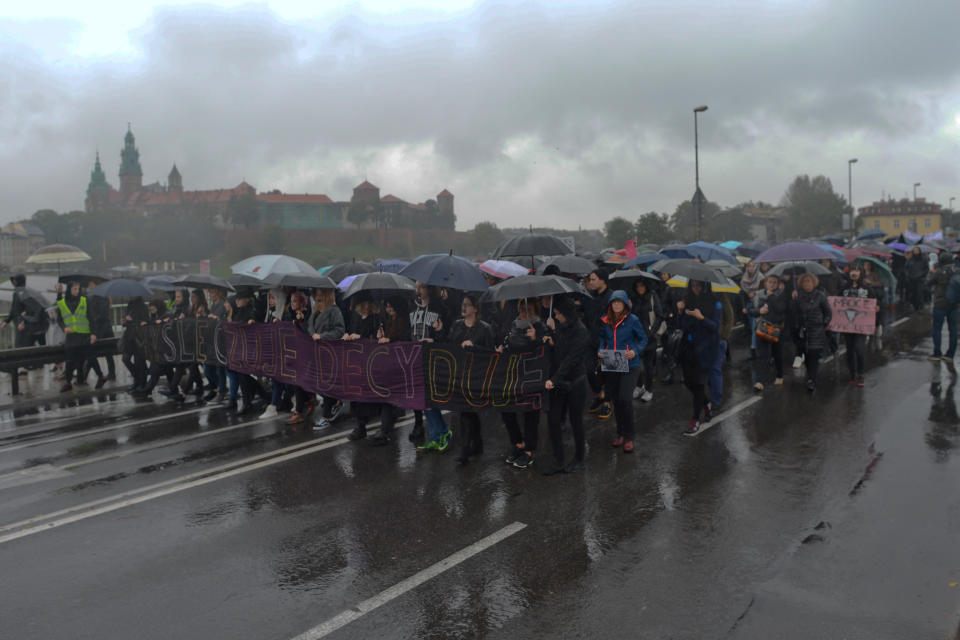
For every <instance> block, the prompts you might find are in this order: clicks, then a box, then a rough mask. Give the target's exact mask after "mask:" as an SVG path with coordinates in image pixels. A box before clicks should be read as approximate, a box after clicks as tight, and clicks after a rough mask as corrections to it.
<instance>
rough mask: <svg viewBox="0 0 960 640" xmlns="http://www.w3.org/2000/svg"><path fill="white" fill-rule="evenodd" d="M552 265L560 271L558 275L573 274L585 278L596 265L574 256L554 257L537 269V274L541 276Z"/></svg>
mask: <svg viewBox="0 0 960 640" xmlns="http://www.w3.org/2000/svg"><path fill="white" fill-rule="evenodd" d="M550 265H554V266H556V267H557V269H559V270H560V273H573V274H576V275H578V276H585V275H587V274H588V273H590V272H591V271H593V270H594V269H596V268H597V267H596V265H595V264H593V263H592V262H590V261H589V260H587V259H585V258H581V257H580V256H575V255H565V256H554V257H552V258H549V259H547V260H546V261H545V262H544V263H543V264H541V265H540V266H539V267H537V273H538V274H539V275H543V272H544V271H546V269H547V267H549V266H550Z"/></svg>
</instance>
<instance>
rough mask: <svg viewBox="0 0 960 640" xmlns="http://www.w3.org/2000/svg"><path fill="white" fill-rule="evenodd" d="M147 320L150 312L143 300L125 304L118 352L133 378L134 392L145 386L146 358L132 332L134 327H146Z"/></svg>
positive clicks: (135, 299) (139, 299) (134, 300)
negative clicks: (125, 310)
mask: <svg viewBox="0 0 960 640" xmlns="http://www.w3.org/2000/svg"><path fill="white" fill-rule="evenodd" d="M149 319H150V312H149V311H148V310H147V305H146V304H145V303H144V301H143V298H134V299H133V300H131V301H130V302H128V303H127V313H126V314H125V315H124V319H123V326H124V331H123V336H122V337H121V339H120V342H121V350H120V351H121V353H122V354H123V355H122V356H121V358H120V360H121V362H123V366H125V367H126V368H127V370H128V371H129V372H130V375H131V376H133V386H132V387H131V388H130V390H131V391H134V392H139V391H141V390H142V389H144V388H145V387H146V386H147V367H146V356H145V354H144V353H143V350H142V349H140V348H139V347H138V346H137V340H136V336H135V333H134V332H135V330H136V327H139V326H143V325H146V324H147V322H148V321H149Z"/></svg>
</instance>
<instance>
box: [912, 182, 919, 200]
mask: <svg viewBox="0 0 960 640" xmlns="http://www.w3.org/2000/svg"><path fill="white" fill-rule="evenodd" d="M919 186H920V183H919V182H914V183H913V204H917V187H919Z"/></svg>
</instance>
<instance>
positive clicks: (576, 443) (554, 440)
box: [547, 376, 588, 466]
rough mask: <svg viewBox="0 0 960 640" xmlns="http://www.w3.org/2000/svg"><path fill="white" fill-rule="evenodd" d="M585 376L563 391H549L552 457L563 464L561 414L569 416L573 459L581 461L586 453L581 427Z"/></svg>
mask: <svg viewBox="0 0 960 640" xmlns="http://www.w3.org/2000/svg"><path fill="white" fill-rule="evenodd" d="M587 389H588V386H587V378H586V376H581V377H580V378H577V379H576V380H575V381H574V382H572V383H571V385H570V388H569V389H567V390H565V391H560V390H559V389H554V390H553V391H551V392H550V411H549V412H547V426H548V428H549V430H550V445H551V447H552V448H553V459H554V460H556V462H557V464H558V465H560V466H563V463H564V455H563V416H564V414H567V415H569V416H570V429H571V430H572V431H573V447H574V454H573V457H574V460H576V461H577V462H583V458H584V456H585V454H586V435H585V432H584V429H583V410H584V408H585V407H586V404H587Z"/></svg>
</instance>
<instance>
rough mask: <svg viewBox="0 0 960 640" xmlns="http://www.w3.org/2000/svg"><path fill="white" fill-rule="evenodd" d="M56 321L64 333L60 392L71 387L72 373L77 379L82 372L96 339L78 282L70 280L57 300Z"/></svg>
mask: <svg viewBox="0 0 960 640" xmlns="http://www.w3.org/2000/svg"><path fill="white" fill-rule="evenodd" d="M57 321H58V323H59V324H60V326H61V327H62V328H63V332H64V333H65V334H66V336H67V337H66V341H65V342H64V349H65V351H66V353H65V356H64V360H65V362H66V366H65V367H64V370H63V375H64V381H63V387H61V388H60V391H61V392H65V391H69V390H70V389H72V388H73V386H72V385H71V384H70V381H71V379H72V378H73V373H74V371H76V374H77V379H78V382H79V379H80V377H81V375H82V374H83V363H84V361H85V360H86V355H87V350H88V348H89V345H91V344H93V343H94V342H96V340H97V336H96V334H94V333H92V332H91V328H90V319H89V317H88V314H87V299H86V297H84V296H82V295H80V283H79V282H71V283H70V285H69V287H68V288H67V292H66V295H65V296H64V297H63V298H61V299H60V300H59V301H58V302H57Z"/></svg>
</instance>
